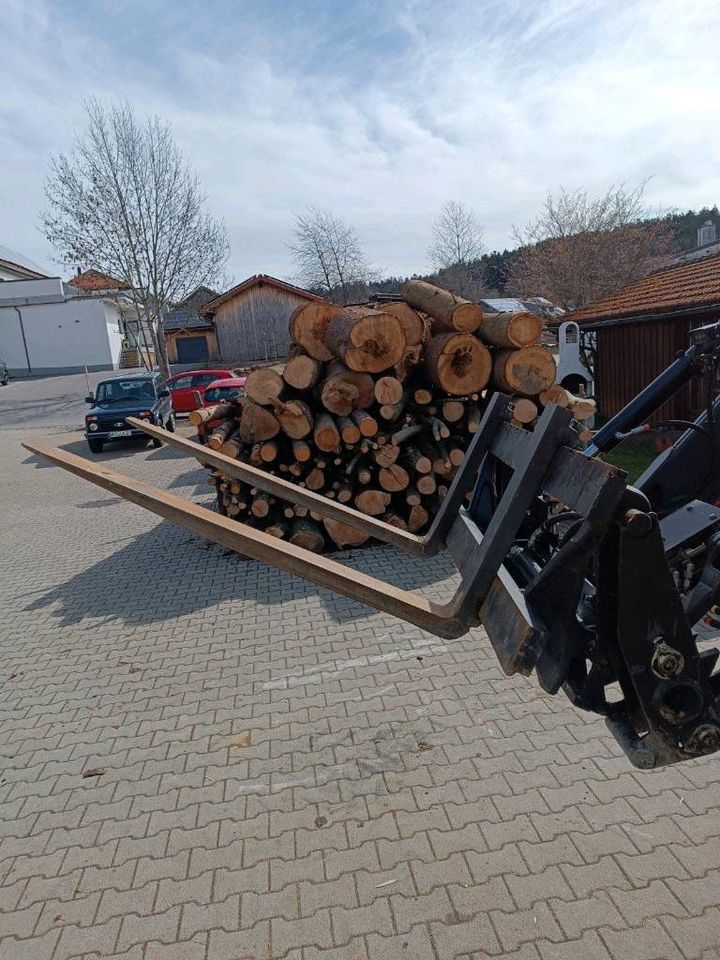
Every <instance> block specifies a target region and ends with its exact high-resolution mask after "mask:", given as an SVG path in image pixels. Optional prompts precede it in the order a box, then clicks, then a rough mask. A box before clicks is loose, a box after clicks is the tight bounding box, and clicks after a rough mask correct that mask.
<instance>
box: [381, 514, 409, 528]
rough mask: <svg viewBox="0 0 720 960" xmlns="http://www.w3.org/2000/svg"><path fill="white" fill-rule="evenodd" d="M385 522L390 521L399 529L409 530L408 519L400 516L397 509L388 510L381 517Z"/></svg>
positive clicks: (391, 524) (392, 525)
mask: <svg viewBox="0 0 720 960" xmlns="http://www.w3.org/2000/svg"><path fill="white" fill-rule="evenodd" d="M381 519H382V521H383V523H388V524H389V525H390V526H391V527H397V529H398V530H407V528H408V525H407V521H406V520H405V519H404V518H403V517H401V516H400V514H399V513H398V512H397V511H396V510H388V512H387V513H385V514H383V516H382V517H381Z"/></svg>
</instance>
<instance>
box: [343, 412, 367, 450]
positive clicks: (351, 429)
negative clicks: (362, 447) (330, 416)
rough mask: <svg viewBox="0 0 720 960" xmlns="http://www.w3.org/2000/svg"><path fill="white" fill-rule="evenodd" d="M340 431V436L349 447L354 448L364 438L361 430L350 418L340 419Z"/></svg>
mask: <svg viewBox="0 0 720 960" xmlns="http://www.w3.org/2000/svg"><path fill="white" fill-rule="evenodd" d="M338 429H339V430H340V436H341V437H342V441H343V443H345V444H347V445H348V446H352V445H353V444H354V443H357V442H358V440H359V439H360V437H361V436H362V434H361V433H360V428H359V427H358V426H357V424H356V423H353V421H352V420H350V419H349V418H348V417H339V419H338Z"/></svg>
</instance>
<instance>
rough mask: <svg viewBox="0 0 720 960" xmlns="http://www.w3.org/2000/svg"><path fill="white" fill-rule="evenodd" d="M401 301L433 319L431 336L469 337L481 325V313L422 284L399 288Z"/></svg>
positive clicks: (473, 306) (431, 285)
mask: <svg viewBox="0 0 720 960" xmlns="http://www.w3.org/2000/svg"><path fill="white" fill-rule="evenodd" d="M403 299H404V300H405V301H406V302H407V303H409V304H410V306H411V307H415V308H416V309H417V310H422V311H423V313H426V314H427V315H428V316H429V317H432V318H433V320H434V321H435V323H434V324H433V331H434V332H446V331H447V332H456V333H472V332H473V331H474V330H477V328H478V327H479V326H480V324H481V323H482V319H483V314H482V310H481V309H480V307H479V306H478V305H477V304H476V303H471V302H470V301H469V300H463V299H462V297H456V296H455V294H454V293H451V292H450V291H449V290H443V289H442V288H441V287H436V286H433V284H431V283H425V281H424V280H409V281H408V282H407V283H406V284H405V286H404V287H403Z"/></svg>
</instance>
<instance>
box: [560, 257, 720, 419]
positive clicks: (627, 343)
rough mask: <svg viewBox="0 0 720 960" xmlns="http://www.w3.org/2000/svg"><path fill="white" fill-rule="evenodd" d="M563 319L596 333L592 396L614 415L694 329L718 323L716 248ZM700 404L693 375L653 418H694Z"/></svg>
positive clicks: (719, 278)
mask: <svg viewBox="0 0 720 960" xmlns="http://www.w3.org/2000/svg"><path fill="white" fill-rule="evenodd" d="M566 319H567V320H572V321H575V322H577V323H578V324H579V326H580V329H581V330H582V331H585V330H590V331H593V332H594V334H595V337H596V345H595V365H594V366H595V369H594V374H595V396H596V398H597V401H598V409H599V410H600V412H601V413H603V414H604V415H605V416H613V415H614V414H615V413H617V412H618V411H619V410H621V409H622V408H623V407H624V406H625V405H626V404H627V403H629V401H630V400H632V398H633V397H634V396H635V395H636V394H637V393H638V392H639V391H640V390H642V388H643V387H645V386H646V385H647V384H648V383H650V382H651V381H652V380H654V379H655V377H657V376H658V374H659V373H661V372H662V370H664V369H665V367H667V366H668V364H670V363H671V362H672V361H673V360H674V359H675V357H676V356H677V355H678V353H680V352H681V351H684V350H685V349H687V347H688V346H689V334H690V331H691V330H692V329H694V328H695V327H700V326H702V325H703V324H707V323H712V322H714V321H716V320H720V253H715V254H712V255H709V256H704V257H702V258H700V259H695V260H691V261H689V262H683V263H680V264H678V265H676V266H672V267H670V268H669V269H665V270H662V271H660V272H658V273H654V274H652V275H650V276H648V277H643V279H642V280H637V281H636V282H635V283H631V284H630V285H629V286H627V287H624V288H623V289H622V290H618V291H616V292H615V293H612V294H610V295H609V296H607V297H603V298H602V299H601V300H597V301H595V303H591V304H588V305H587V306H585V307H583V308H582V309H581V310H576V311H574V312H573V313H572V314H570V315H568V317H566ZM702 408H703V398H702V391H701V388H700V384H699V382H698V380H697V378H696V379H695V380H694V381H693V382H692V383H690V384H688V385H687V386H686V387H684V388H683V389H682V390H681V391H679V392H678V393H677V394H676V395H675V396H674V397H672V398H671V399H670V400H669V401H668V402H667V403H665V404H664V405H663V406H662V407H661V409H660V411H659V412H658V414H657V416H658V417H660V418H663V419H685V420H686V419H694V418H695V417H696V416H697V415H698V414H699V412H700V411H701V409H702Z"/></svg>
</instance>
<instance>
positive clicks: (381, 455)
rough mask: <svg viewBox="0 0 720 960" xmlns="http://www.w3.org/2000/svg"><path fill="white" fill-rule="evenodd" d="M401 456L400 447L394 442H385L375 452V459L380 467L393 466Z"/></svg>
mask: <svg viewBox="0 0 720 960" xmlns="http://www.w3.org/2000/svg"><path fill="white" fill-rule="evenodd" d="M399 456H400V447H398V446H397V445H396V444H394V443H384V444H383V445H382V446H381V447H378V449H377V450H376V451H375V453H374V454H373V459H374V460H375V463H376V464H377V465H378V466H379V467H391V466H392V465H393V464H394V463H396V462H397V458H398V457H399Z"/></svg>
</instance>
